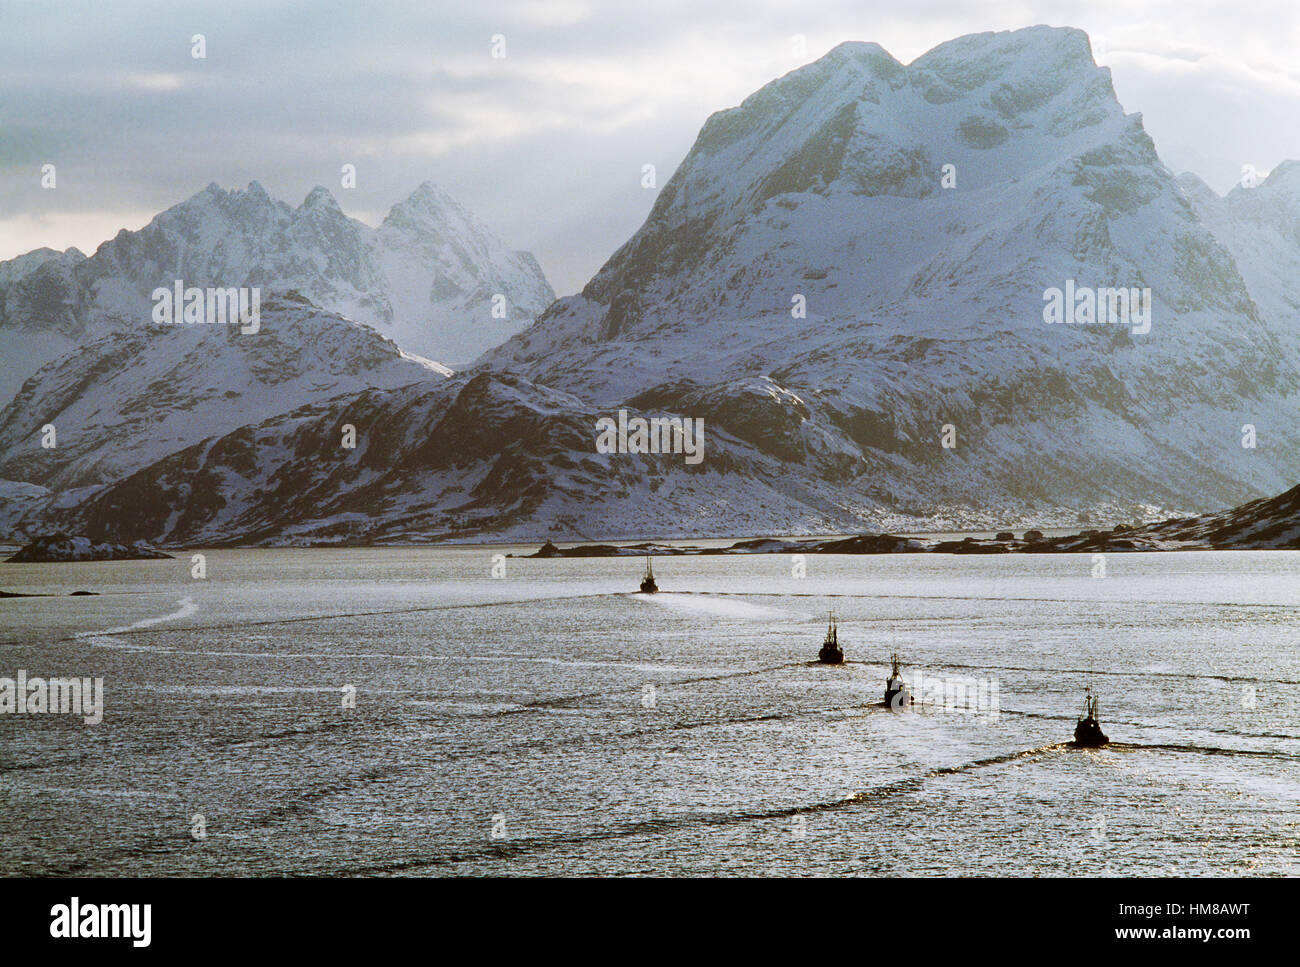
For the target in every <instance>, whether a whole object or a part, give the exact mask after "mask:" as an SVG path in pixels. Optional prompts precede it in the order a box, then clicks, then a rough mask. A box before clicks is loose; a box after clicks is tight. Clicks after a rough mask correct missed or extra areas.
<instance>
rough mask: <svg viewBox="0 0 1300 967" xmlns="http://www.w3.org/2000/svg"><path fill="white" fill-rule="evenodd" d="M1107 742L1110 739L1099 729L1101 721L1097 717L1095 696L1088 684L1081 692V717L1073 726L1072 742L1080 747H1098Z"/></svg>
mask: <svg viewBox="0 0 1300 967" xmlns="http://www.w3.org/2000/svg"><path fill="white" fill-rule="evenodd" d="M1108 742H1110V739H1108V738H1107V737H1106V733H1105V732H1103V731H1102V730H1101V722H1100V721H1098V719H1097V696H1096V695H1094V694H1092V687H1091V686H1089V687H1088V688H1086V689H1084V692H1083V718H1081V719H1079V724H1078V725H1076V726H1075V727H1074V744H1075V745H1076V746H1078V747H1079V748H1081V749H1100V748H1101V747H1102V746H1103V745H1106V744H1107V743H1108Z"/></svg>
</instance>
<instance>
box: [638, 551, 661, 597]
mask: <svg viewBox="0 0 1300 967" xmlns="http://www.w3.org/2000/svg"><path fill="white" fill-rule="evenodd" d="M658 590H659V585H657V584H655V572H654V568H652V567H651V566H650V558H649V557H647V558H646V559H645V577H643V578H642V579H641V593H642V594H654V593H655V592H656V591H658Z"/></svg>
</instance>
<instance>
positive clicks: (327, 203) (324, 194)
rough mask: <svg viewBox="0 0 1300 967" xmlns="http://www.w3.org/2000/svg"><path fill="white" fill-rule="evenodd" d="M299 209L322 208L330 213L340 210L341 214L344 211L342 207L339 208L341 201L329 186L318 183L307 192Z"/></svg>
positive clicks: (321, 209)
mask: <svg viewBox="0 0 1300 967" xmlns="http://www.w3.org/2000/svg"><path fill="white" fill-rule="evenodd" d="M298 210H299V211H317V210H320V211H327V212H330V213H333V212H339V213H340V214H342V211H343V210H342V209H341V208H339V203H338V201H337V199H335V197H334V194H333V192H331V191H330V190H329V189H328V188H325V187H324V186H322V185H317V186H316V187H315V188H313V189H312V190H311V191H310V192H308V193H307V197H306V198H304V199H303V201H302V204H301V205H299V206H298Z"/></svg>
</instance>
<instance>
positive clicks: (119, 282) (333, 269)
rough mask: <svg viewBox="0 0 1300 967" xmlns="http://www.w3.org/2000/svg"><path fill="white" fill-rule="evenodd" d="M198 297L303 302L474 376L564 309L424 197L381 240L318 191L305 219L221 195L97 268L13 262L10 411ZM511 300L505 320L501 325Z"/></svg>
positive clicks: (0, 345) (472, 229) (463, 221)
mask: <svg viewBox="0 0 1300 967" xmlns="http://www.w3.org/2000/svg"><path fill="white" fill-rule="evenodd" d="M176 279H181V280H183V281H184V282H185V284H186V286H195V287H208V286H218V287H241V286H248V287H252V286H257V287H260V288H261V290H262V297H263V298H267V297H271V296H277V295H287V294H289V293H291V292H296V293H297V294H299V295H302V296H304V297H306V298H307V299H309V300H310V301H311V302H312V303H314V304H315V305H317V306H319V307H320V308H322V309H326V310H329V311H332V312H336V313H339V314H340V315H343V316H346V317H348V318H349V319H352V320H354V321H356V322H359V323H363V324H366V325H369V326H371V327H373V328H374V329H376V330H377V331H378V332H380V333H381V334H383V335H385V336H388V337H389V338H391V339H393V340H395V341H397V342H398V343H399V344H400V345H401V346H402V348H403V349H405V350H406V351H407V352H410V353H415V354H417V355H421V356H425V357H427V358H429V359H434V360H438V361H447V362H452V363H464V362H469V361H470V360H472V359H474V357H476V356H478V355H479V354H480V353H482V352H483V351H484V350H486V349H489V348H491V347H492V346H494V345H496V344H497V343H499V342H501V341H502V340H503V339H505V338H507V337H508V336H510V335H513V334H514V333H516V332H518V331H520V330H521V329H523V328H524V327H526V326H527V325H529V324H530V323H531V322H532V321H533V319H535V318H536V317H537V315H538V314H539V313H541V311H542V310H543V309H545V308H546V306H547V305H549V304H550V302H551V301H552V300H553V299H554V298H555V293H554V292H553V291H552V289H551V287H550V285H549V284H548V283H547V281H546V278H545V276H544V275H543V274H542V270H541V268H540V267H539V266H538V264H537V261H536V259H534V258H533V256H532V255H531V254H529V253H527V252H515V251H511V250H510V249H509V248H507V247H506V246H505V244H504V243H502V242H501V241H500V240H499V239H497V238H496V237H495V236H493V235H492V234H491V233H490V232H488V231H487V229H486V228H484V227H483V226H482V225H481V224H480V223H479V222H478V220H477V219H475V218H474V216H473V215H471V214H470V213H469V212H468V211H466V210H465V208H464V207H462V206H461V205H460V204H458V203H457V202H456V201H455V200H454V199H452V198H451V197H450V196H449V195H448V194H447V193H446V192H444V191H442V190H441V189H440V188H438V187H436V186H435V185H433V184H430V183H425V184H423V185H421V186H420V187H419V188H417V189H416V190H415V192H413V193H412V194H411V196H410V197H409V198H407V199H406V200H404V201H402V202H400V203H398V204H397V205H394V206H393V208H392V210H391V211H390V212H389V213H388V216H387V217H386V218H385V219H384V221H383V222H382V224H381V225H380V226H379V227H378V228H375V229H372V228H370V227H369V226H367V225H365V224H363V223H362V222H359V221H357V220H356V219H354V218H349V217H348V216H347V215H345V214H343V212H342V210H341V209H340V208H339V206H338V203H337V202H336V201H335V200H334V197H333V195H331V194H330V192H329V191H328V190H327V189H325V188H315V189H313V190H312V191H311V193H310V194H308V196H307V198H306V199H305V200H304V201H303V203H302V204H301V205H299V206H298V207H297V208H291V207H290V206H289V205H286V204H285V203H284V202H281V201H276V200H275V199H273V198H272V197H271V196H270V195H268V194H267V193H266V191H265V190H264V189H263V188H262V186H261V185H259V184H258V183H257V182H253V183H252V184H250V185H249V186H248V188H247V189H246V190H243V191H224V190H222V189H221V188H218V187H217V186H216V185H209V186H208V187H207V188H206V189H204V190H203V191H201V192H199V193H198V194H197V195H194V196H193V197H192V198H189V199H187V200H186V201H184V202H181V203H180V204H179V205H175V206H173V207H172V208H169V209H167V210H166V211H165V212H163V213H162V214H160V215H158V216H157V217H156V218H154V219H153V221H151V222H150V223H149V224H148V225H146V226H145V227H144V228H142V229H140V230H139V231H138V232H129V231H122V232H119V233H118V234H117V236H116V237H115V238H113V239H111V240H110V241H107V242H105V243H104V244H103V245H101V246H100V247H99V248H98V249H97V250H96V251H95V254H94V255H92V256H90V257H89V258H87V257H86V256H84V255H83V254H82V253H81V252H79V251H77V250H76V249H69V250H68V251H67V252H55V251H53V250H51V249H39V250H37V251H35V252H30V253H28V254H26V255H23V256H19V257H18V258H16V259H12V260H10V261H8V262H0V354H2V355H3V356H4V359H5V366H4V371H3V377H2V379H0V397H3V400H2V402H8V401H9V400H10V399H11V398H12V397H13V395H14V394H15V393H16V392H17V391H18V389H19V387H20V386H21V384H22V382H23V381H24V380H26V379H27V378H28V377H29V376H31V375H32V374H33V373H35V371H36V370H37V369H38V368H40V366H42V365H44V364H45V363H47V362H50V361H52V360H53V359H55V358H57V357H58V356H60V355H63V354H64V353H67V352H70V351H72V350H73V349H74V348H78V347H80V346H82V345H84V344H85V343H87V342H89V341H90V340H93V339H94V338H96V337H98V336H101V335H104V334H106V333H110V332H112V333H119V332H138V331H141V330H143V329H144V328H145V327H146V326H147V325H148V323H149V320H150V312H151V309H152V302H151V300H150V294H151V293H152V292H153V290H154V289H155V288H157V287H159V286H170V285H172V284H173V282H174V281H175V280H176ZM495 295H500V296H503V297H504V301H503V302H501V303H500V305H501V306H502V307H503V310H504V318H495V317H494V316H493V314H492V310H493V296H495Z"/></svg>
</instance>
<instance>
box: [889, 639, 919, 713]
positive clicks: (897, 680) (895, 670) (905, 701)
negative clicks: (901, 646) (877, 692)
mask: <svg viewBox="0 0 1300 967" xmlns="http://www.w3.org/2000/svg"><path fill="white" fill-rule="evenodd" d="M889 664H890V667H891V671H890V673H889V677H888V678H887V679H885V703H884V704H885V707H886V708H904V707H905V706H908V705H911V704H912V693H911V692H910V691H908V688H907V682H905V681H903V672H902V668H903V662H902V660H901V659H900V658H899V657H898V652H894V653H893V654H892V655H890V656H889Z"/></svg>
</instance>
